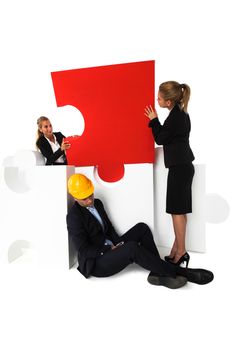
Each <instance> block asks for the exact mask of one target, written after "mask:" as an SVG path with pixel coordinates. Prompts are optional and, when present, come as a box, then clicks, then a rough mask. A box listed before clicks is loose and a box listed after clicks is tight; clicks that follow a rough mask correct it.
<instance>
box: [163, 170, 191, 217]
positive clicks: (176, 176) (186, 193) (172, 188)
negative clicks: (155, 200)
mask: <svg viewBox="0 0 233 350" xmlns="http://www.w3.org/2000/svg"><path fill="white" fill-rule="evenodd" d="M194 172H195V170H194V166H193V164H192V163H188V164H181V165H175V166H172V167H170V168H169V171H168V177H167V199H166V212H167V213H169V214H187V213H191V212H192V181H193V176H194Z"/></svg>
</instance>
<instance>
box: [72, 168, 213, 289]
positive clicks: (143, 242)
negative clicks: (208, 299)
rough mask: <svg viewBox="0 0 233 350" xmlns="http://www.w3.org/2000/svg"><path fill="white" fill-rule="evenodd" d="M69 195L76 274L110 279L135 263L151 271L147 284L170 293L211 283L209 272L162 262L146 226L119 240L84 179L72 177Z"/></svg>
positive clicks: (137, 225) (139, 226)
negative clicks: (190, 283)
mask: <svg viewBox="0 0 233 350" xmlns="http://www.w3.org/2000/svg"><path fill="white" fill-rule="evenodd" d="M68 191H69V193H70V194H71V195H72V196H73V197H74V199H75V203H74V205H73V206H72V208H71V210H70V211H69V213H68V215H67V228H68V232H69V235H70V236H71V237H72V239H73V242H74V244H75V247H76V249H77V252H78V262H79V267H78V270H79V271H80V272H81V273H82V274H83V275H84V276H85V277H86V278H87V277H89V276H91V275H92V276H96V277H108V276H112V275H114V274H116V273H118V272H120V271H121V270H123V269H124V268H125V267H126V266H128V265H129V264H131V263H136V264H138V265H140V266H141V267H143V268H144V269H146V270H149V271H151V272H150V274H149V276H148V282H149V283H151V284H154V285H163V286H166V287H168V288H172V289H175V288H180V287H182V286H184V285H185V284H186V283H187V281H190V282H193V283H197V284H206V283H209V282H211V281H212V280H213V278H214V276H213V273H212V272H211V271H208V270H203V269H189V268H182V267H180V266H177V265H174V264H172V263H169V262H166V261H164V260H162V259H161V258H160V256H159V252H158V250H157V247H156V245H155V242H154V239H153V236H152V233H151V230H150V228H149V227H148V226H147V225H146V224H145V223H138V224H136V225H135V226H133V227H132V228H131V229H130V230H129V231H128V232H126V233H125V234H123V235H122V236H119V235H118V234H117V233H116V231H115V229H114V227H113V226H112V223H111V221H110V220H109V218H108V215H107V213H106V212H105V210H104V206H103V204H102V202H101V201H100V200H99V199H94V186H93V184H92V182H91V181H90V180H89V179H88V178H87V177H86V176H85V175H82V174H74V175H71V177H70V178H69V180H68Z"/></svg>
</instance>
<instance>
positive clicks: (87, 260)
mask: <svg viewBox="0 0 233 350" xmlns="http://www.w3.org/2000/svg"><path fill="white" fill-rule="evenodd" d="M94 205H95V208H96V209H97V211H98V213H99V215H100V216H101V218H102V220H103V223H104V230H103V228H102V226H101V224H100V223H99V221H98V220H97V219H96V218H95V217H94V215H93V214H91V213H90V212H89V210H88V209H87V208H85V207H82V206H80V205H79V204H78V202H77V201H76V202H75V203H74V205H73V206H72V208H71V209H70V211H69V213H68V214H67V218H66V220H67V228H68V233H69V235H70V236H71V238H72V240H73V242H74V245H75V247H76V250H77V252H78V262H79V267H78V270H79V271H80V272H81V273H82V274H83V275H84V276H85V277H86V278H87V277H88V276H90V274H91V271H92V269H93V267H94V264H95V259H96V258H97V257H98V256H101V254H104V252H105V251H106V250H108V249H111V247H110V246H106V245H104V241H105V239H106V238H108V239H110V240H111V241H112V242H113V243H114V244H117V243H119V242H120V236H119V235H118V234H117V233H116V231H115V229H114V227H113V226H112V223H111V221H110V220H109V218H108V215H107V213H106V211H105V210H104V206H103V204H102V202H101V201H100V200H99V199H95V201H94Z"/></svg>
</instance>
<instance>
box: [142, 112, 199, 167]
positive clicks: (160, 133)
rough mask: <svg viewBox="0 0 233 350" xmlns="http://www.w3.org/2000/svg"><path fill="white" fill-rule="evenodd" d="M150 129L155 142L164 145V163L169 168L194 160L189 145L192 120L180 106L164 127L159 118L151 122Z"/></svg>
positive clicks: (170, 114) (171, 114) (172, 113)
mask: <svg viewBox="0 0 233 350" xmlns="http://www.w3.org/2000/svg"><path fill="white" fill-rule="evenodd" d="M149 127H151V128H152V132H153V135H154V139H155V142H156V143H157V144H158V145H163V149H164V163H165V166H166V167H167V168H169V167H170V166H174V165H180V164H186V163H190V162H192V161H193V160H194V155H193V152H192V150H191V148H190V145H189V134H190V130H191V123H190V118H189V115H188V114H187V113H185V112H184V111H183V110H182V109H181V108H180V107H179V105H175V106H174V107H173V109H172V110H171V112H170V113H169V115H168V117H167V119H166V120H165V122H164V124H163V125H161V124H160V121H159V119H158V118H154V119H152V120H151V121H150V122H149Z"/></svg>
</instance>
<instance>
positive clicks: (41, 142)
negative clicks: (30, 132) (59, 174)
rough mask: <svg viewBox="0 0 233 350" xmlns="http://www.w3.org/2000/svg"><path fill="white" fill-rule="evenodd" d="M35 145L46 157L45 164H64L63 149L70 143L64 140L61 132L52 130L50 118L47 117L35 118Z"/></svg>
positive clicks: (65, 160)
mask: <svg viewBox="0 0 233 350" xmlns="http://www.w3.org/2000/svg"><path fill="white" fill-rule="evenodd" d="M37 126H38V130H37V140H36V146H37V148H38V149H39V150H40V151H41V153H42V154H43V156H44V157H45V158H46V163H45V165H66V164H67V159H66V154H65V151H66V150H67V149H68V148H70V144H69V143H68V142H65V141H64V138H65V136H64V135H62V133H61V132H54V133H53V127H52V124H51V123H50V120H49V119H48V118H47V117H40V118H38V119H37Z"/></svg>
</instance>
